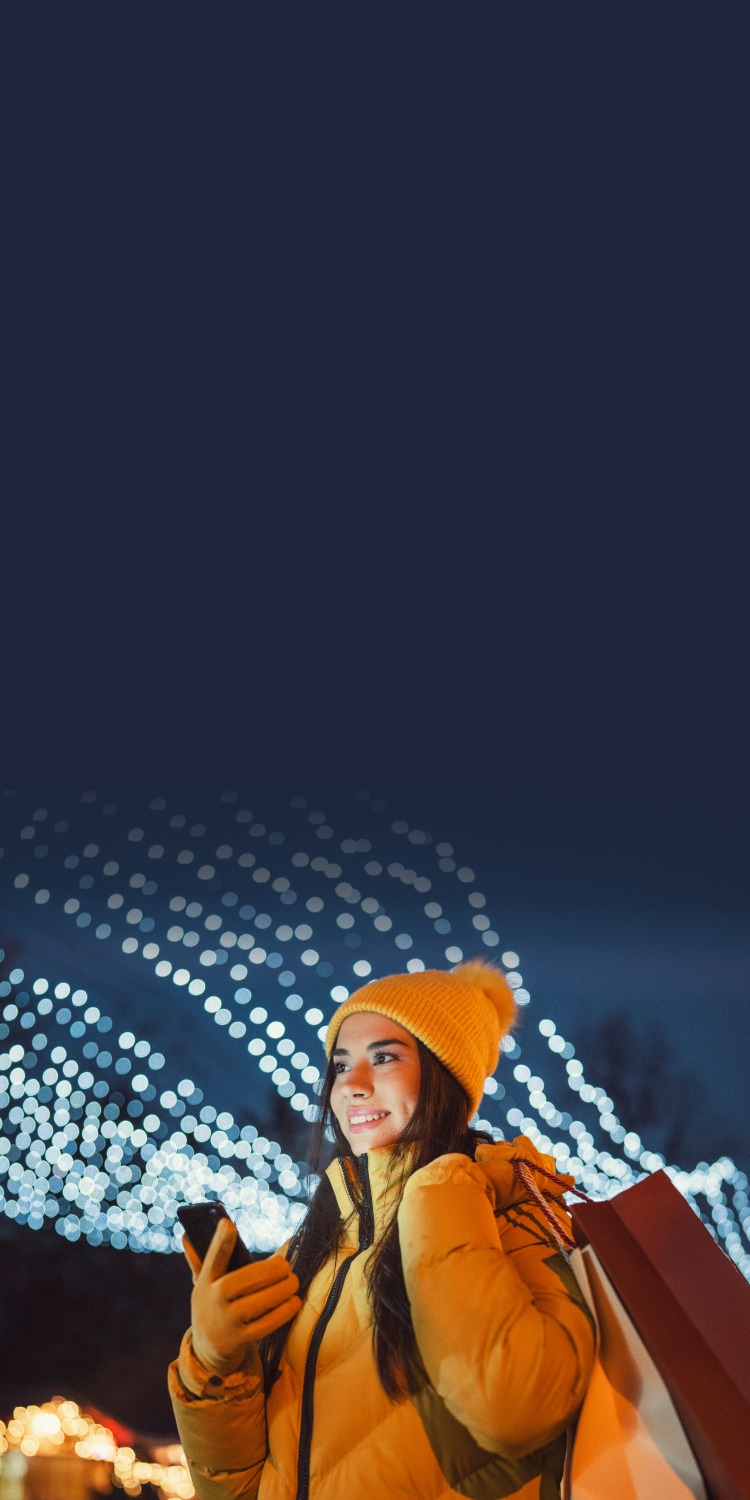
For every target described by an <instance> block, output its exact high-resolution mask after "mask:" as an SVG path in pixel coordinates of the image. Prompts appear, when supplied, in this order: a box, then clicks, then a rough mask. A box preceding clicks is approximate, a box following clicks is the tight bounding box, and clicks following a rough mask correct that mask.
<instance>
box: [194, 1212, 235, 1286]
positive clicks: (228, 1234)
mask: <svg viewBox="0 0 750 1500" xmlns="http://www.w3.org/2000/svg"><path fill="white" fill-rule="evenodd" d="M236 1239H237V1230H236V1229H235V1227H234V1224H233V1223H232V1221H231V1219H220V1220H219V1223H218V1224H217V1226H216V1228H215V1230H214V1236H213V1239H212V1241H211V1244H210V1245H209V1247H208V1249H207V1251H206V1258H205V1260H204V1262H203V1268H202V1271H201V1276H203V1277H205V1279H206V1280H207V1281H218V1280H219V1277H220V1276H223V1275H224V1272H225V1271H226V1268H227V1266H228V1265H229V1262H230V1260H231V1258H232V1251H233V1249H234V1244H235V1240H236Z"/></svg>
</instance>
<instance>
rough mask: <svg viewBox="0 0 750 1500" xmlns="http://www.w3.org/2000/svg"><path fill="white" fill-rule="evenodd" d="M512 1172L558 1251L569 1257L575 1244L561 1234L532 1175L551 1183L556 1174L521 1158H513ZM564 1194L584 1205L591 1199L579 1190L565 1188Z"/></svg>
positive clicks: (555, 1178) (554, 1179)
mask: <svg viewBox="0 0 750 1500" xmlns="http://www.w3.org/2000/svg"><path fill="white" fill-rule="evenodd" d="M513 1172H514V1174H515V1176H516V1178H517V1179H518V1181H519V1182H520V1183H522V1185H523V1186H524V1187H525V1189H526V1191H527V1193H530V1194H531V1197H532V1198H533V1199H534V1202H535V1203H536V1204H537V1207H538V1208H539V1209H540V1210H541V1212H542V1213H543V1215H544V1218H545V1219H546V1221H547V1224H548V1225H549V1228H550V1229H551V1231H552V1235H553V1238H554V1239H555V1241H556V1243H557V1245H558V1246H559V1248H560V1250H562V1252H563V1254H564V1255H569V1254H570V1251H571V1250H575V1248H576V1242H575V1240H574V1239H571V1238H570V1236H569V1235H567V1234H564V1233H563V1230H562V1229H561V1228H560V1225H559V1224H558V1222H557V1219H556V1218H555V1216H554V1214H553V1213H552V1211H551V1209H550V1208H549V1207H548V1205H547V1201H546V1199H545V1197H544V1195H543V1193H542V1191H541V1189H540V1188H538V1187H537V1185H536V1182H535V1181H534V1173H539V1174H540V1175H541V1176H542V1177H549V1179H550V1181H551V1182H555V1181H556V1180H557V1176H556V1173H555V1172H548V1171H546V1169H545V1168H544V1167H540V1166H539V1165H538V1163H537V1162H532V1161H527V1160H526V1159H525V1158H524V1157H522V1156H514V1157H513ZM566 1192H569V1193H575V1195H576V1197H577V1198H583V1199H584V1201H585V1202H586V1203H590V1202H591V1199H590V1198H589V1197H588V1195H587V1194H586V1193H582V1192H581V1190H580V1188H575V1187H571V1188H567V1189H566Z"/></svg>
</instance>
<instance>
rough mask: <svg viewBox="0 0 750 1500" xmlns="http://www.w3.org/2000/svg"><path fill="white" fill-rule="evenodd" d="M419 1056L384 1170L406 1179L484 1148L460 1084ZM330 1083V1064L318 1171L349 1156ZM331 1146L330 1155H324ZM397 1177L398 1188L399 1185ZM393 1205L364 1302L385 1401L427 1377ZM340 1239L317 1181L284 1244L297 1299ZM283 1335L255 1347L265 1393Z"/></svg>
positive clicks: (314, 1153) (334, 1212)
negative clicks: (440, 1160) (453, 1155)
mask: <svg viewBox="0 0 750 1500" xmlns="http://www.w3.org/2000/svg"><path fill="white" fill-rule="evenodd" d="M415 1041H416V1045H417V1049H418V1051H419V1061H420V1078H419V1097H418V1099H417V1105H416V1108H415V1110H414V1114H413V1115H412V1117H411V1119H410V1121H409V1123H408V1125H407V1126H406V1127H405V1129H404V1130H403V1131H402V1132H401V1135H400V1136H399V1138H398V1141H397V1142H396V1143H395V1145H394V1148H393V1150H394V1156H393V1163H392V1170H393V1171H394V1172H397V1171H398V1168H399V1166H400V1164H402V1163H403V1161H404V1159H405V1157H406V1156H407V1155H409V1156H410V1158H411V1162H410V1172H416V1171H417V1170H418V1168H419V1167H424V1166H426V1165H427V1163H428V1162H430V1161H434V1160H435V1157H437V1156H443V1155H444V1154H445V1153H446V1152H449V1151H460V1152H462V1153H463V1154H464V1155H466V1156H471V1157H473V1155H474V1151H475V1149H476V1145H477V1142H478V1141H482V1140H490V1139H491V1137H490V1136H488V1135H486V1134H485V1133H484V1132H482V1131H477V1130H470V1129H469V1102H468V1099H467V1097H466V1094H465V1093H464V1091H463V1089H462V1087H461V1085H460V1083H458V1081H457V1080H456V1079H455V1078H454V1077H453V1074H452V1073H449V1071H448V1069H447V1068H446V1067H445V1066H444V1065H443V1063H441V1062H439V1061H438V1059H437V1058H436V1057H435V1056H434V1054H433V1053H432V1052H430V1051H429V1049H428V1048H427V1047H425V1046H424V1045H423V1043H422V1042H420V1041H419V1040H418V1038H416V1037H415ZM335 1078H336V1072H335V1067H334V1063H333V1060H332V1059H331V1061H330V1062H329V1064H328V1069H327V1071H326V1076H325V1080H324V1083H323V1088H322V1091H321V1096H320V1109H319V1115H318V1119H317V1121H316V1123H315V1124H314V1125H313V1127H312V1139H311V1149H310V1164H311V1166H312V1168H313V1170H314V1171H316V1172H317V1171H320V1170H321V1169H322V1166H323V1164H324V1163H325V1162H326V1161H330V1160H332V1159H334V1158H335V1157H343V1156H349V1157H352V1158H353V1152H352V1150H351V1147H350V1146H349V1143H348V1141H347V1140H346V1137H345V1136H344V1134H343V1132H342V1130H341V1128H340V1126H339V1123H338V1121H337V1119H336V1117H335V1115H334V1114H333V1111H332V1109H331V1090H332V1088H333V1084H334V1081H335ZM331 1140H332V1141H333V1150H331V1145H330V1143H331ZM405 1180H406V1177H405V1175H404V1178H403V1181H404V1183H405ZM397 1211H398V1202H396V1204H395V1206H394V1209H393V1212H392V1214H391V1217H390V1220H389V1222H388V1224H387V1225H386V1228H385V1232H384V1234H383V1236H382V1238H381V1240H380V1243H379V1244H378V1245H377V1246H376V1248H375V1251H374V1253H373V1257H372V1260H371V1262H370V1266H369V1272H368V1280H369V1296H370V1301H371V1304H372V1310H373V1346H374V1353H375V1363H376V1365H377V1369H378V1374H379V1376H380V1382H381V1385H382V1386H383V1389H384V1391H385V1392H386V1394H387V1395H388V1396H390V1398H391V1400H392V1401H398V1400H401V1399H403V1397H404V1396H406V1395H408V1394H409V1393H411V1392H415V1391H418V1390H419V1389H420V1388H421V1387H422V1386H423V1385H424V1383H425V1381H426V1379H427V1377H426V1374H425V1370H424V1365H423V1364H422V1360H421V1358H420V1355H419V1350H418V1348H417V1343H416V1339H415V1337H414V1329H413V1326H412V1321H411V1311H410V1308H409V1299H408V1297H407V1295H406V1287H405V1285H404V1272H403V1267H402V1265H401V1247H400V1244H399V1237H398V1223H397V1218H396V1215H397ZM340 1233H341V1218H340V1215H339V1209H338V1204H337V1202H336V1198H335V1196H334V1192H333V1188H332V1187H331V1184H330V1182H329V1181H328V1178H327V1177H326V1176H322V1177H321V1179H320V1183H319V1185H318V1187H317V1188H316V1190H315V1193H314V1194H313V1197H312V1200H311V1202H310V1207H309V1209H308V1211H307V1214H306V1216H305V1218H304V1219H303V1221H302V1223H301V1225H300V1227H299V1229H298V1230H297V1231H296V1232H295V1234H294V1235H293V1236H292V1239H291V1241H290V1243H289V1247H288V1250H287V1258H288V1260H289V1262H290V1264H291V1266H292V1267H293V1269H294V1271H295V1273H296V1275H297V1277H298V1278H299V1284H300V1285H299V1294H300V1296H301V1297H303V1298H304V1296H305V1294H306V1292H307V1289H308V1287H309V1286H310V1283H311V1282H312V1280H313V1277H314V1276H316V1275H317V1272H318V1271H319V1270H320V1269H321V1267H322V1266H323V1265H325V1263H326V1261H327V1260H328V1258H329V1256H331V1255H332V1254H335V1252H336V1250H337V1247H338V1243H339V1237H340ZM288 1333H289V1327H288V1325H287V1326H286V1327H284V1328H280V1329H278V1330H277V1332H276V1333H272V1334H270V1335H269V1337H268V1338H266V1339H263V1340H262V1341H261V1344H260V1351H261V1357H262V1359H263V1364H264V1368H265V1372H266V1391H269V1390H270V1388H271V1384H272V1383H273V1380H274V1378H275V1376H276V1374H277V1373H278V1364H279V1360H280V1358H281V1354H282V1352H283V1349H284V1345H285V1343H286V1339H287V1335H288Z"/></svg>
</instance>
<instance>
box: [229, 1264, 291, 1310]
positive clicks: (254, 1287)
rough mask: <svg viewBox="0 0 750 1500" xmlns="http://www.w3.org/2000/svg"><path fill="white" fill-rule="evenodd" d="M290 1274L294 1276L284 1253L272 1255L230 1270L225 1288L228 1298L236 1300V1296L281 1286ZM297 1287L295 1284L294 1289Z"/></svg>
mask: <svg viewBox="0 0 750 1500" xmlns="http://www.w3.org/2000/svg"><path fill="white" fill-rule="evenodd" d="M290 1276H294V1272H293V1270H292V1268H291V1266H290V1265H289V1261H288V1260H286V1259H285V1258H284V1256H283V1255H272V1256H269V1258H268V1260H259V1261H255V1262H254V1264H253V1265H250V1266H240V1267H239V1269H238V1270H236V1271H230V1272H229V1273H228V1275H227V1277H226V1284H225V1287H224V1290H225V1292H226V1296H227V1299H228V1300H229V1301H234V1299H235V1298H236V1297H245V1296H247V1295H248V1294H249V1293H251V1292H260V1291H263V1290H264V1288H271V1287H274V1286H281V1285H283V1283H284V1282H286V1281H287V1280H288V1278H289V1277H290ZM295 1283H296V1277H295ZM296 1289H297V1288H296V1285H295V1286H294V1287H293V1288H292V1290H293V1291H296ZM287 1295H288V1293H287Z"/></svg>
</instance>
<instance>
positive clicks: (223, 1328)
mask: <svg viewBox="0 0 750 1500" xmlns="http://www.w3.org/2000/svg"><path fill="white" fill-rule="evenodd" d="M236 1238H237V1231H236V1229H235V1227H234V1225H233V1224H232V1222H231V1220H229V1219H222V1220H221V1221H220V1223H219V1224H218V1225H217V1227H216V1230H215V1233H214V1237H213V1239H212V1241H211V1244H210V1245H209V1247H208V1250H207V1251H206V1258H205V1260H204V1261H203V1262H202V1263H201V1261H200V1259H199V1257H198V1256H197V1255H196V1252H195V1250H194V1249H193V1247H192V1245H191V1244H190V1241H189V1240H188V1239H187V1238H185V1239H184V1240H183V1242H182V1248H183V1250H184V1252H185V1256H186V1258H187V1261H188V1264H189V1266H190V1269H191V1271H192V1273H193V1296H192V1302H191V1309H192V1311H191V1319H192V1340H193V1351H194V1353H195V1355H196V1358H197V1359H198V1360H199V1361H200V1363H201V1364H202V1365H203V1367H204V1369H205V1370H208V1371H210V1372H211V1373H213V1374H216V1375H231V1374H232V1372H233V1371H234V1370H238V1369H239V1367H240V1365H241V1364H242V1362H243V1360H244V1358H245V1355H246V1353H247V1351H248V1349H249V1347H250V1345H251V1344H254V1343H257V1341H258V1340H259V1339H262V1338H265V1336H266V1334H268V1333H273V1332H274V1329H276V1328H281V1327H282V1326H283V1324H284V1323H288V1322H290V1321H291V1319H292V1318H294V1317H296V1315H297V1313H298V1312H299V1310H300V1308H301V1306H302V1302H301V1300H300V1298H299V1297H297V1296H295V1293H296V1291H297V1288H298V1286H299V1282H298V1280H297V1277H296V1276H295V1274H294V1272H293V1271H292V1269H291V1267H290V1265H289V1262H288V1260H287V1259H286V1257H285V1256H283V1255H269V1256H268V1258H267V1260H256V1261H254V1262H253V1264H252V1265H249V1266H240V1268H239V1270H237V1271H229V1272H227V1270H226V1268H227V1265H228V1263H229V1260H230V1257H231V1254H232V1250H233V1249H234V1242H235V1240H236ZM225 1272H226V1274H225Z"/></svg>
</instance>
